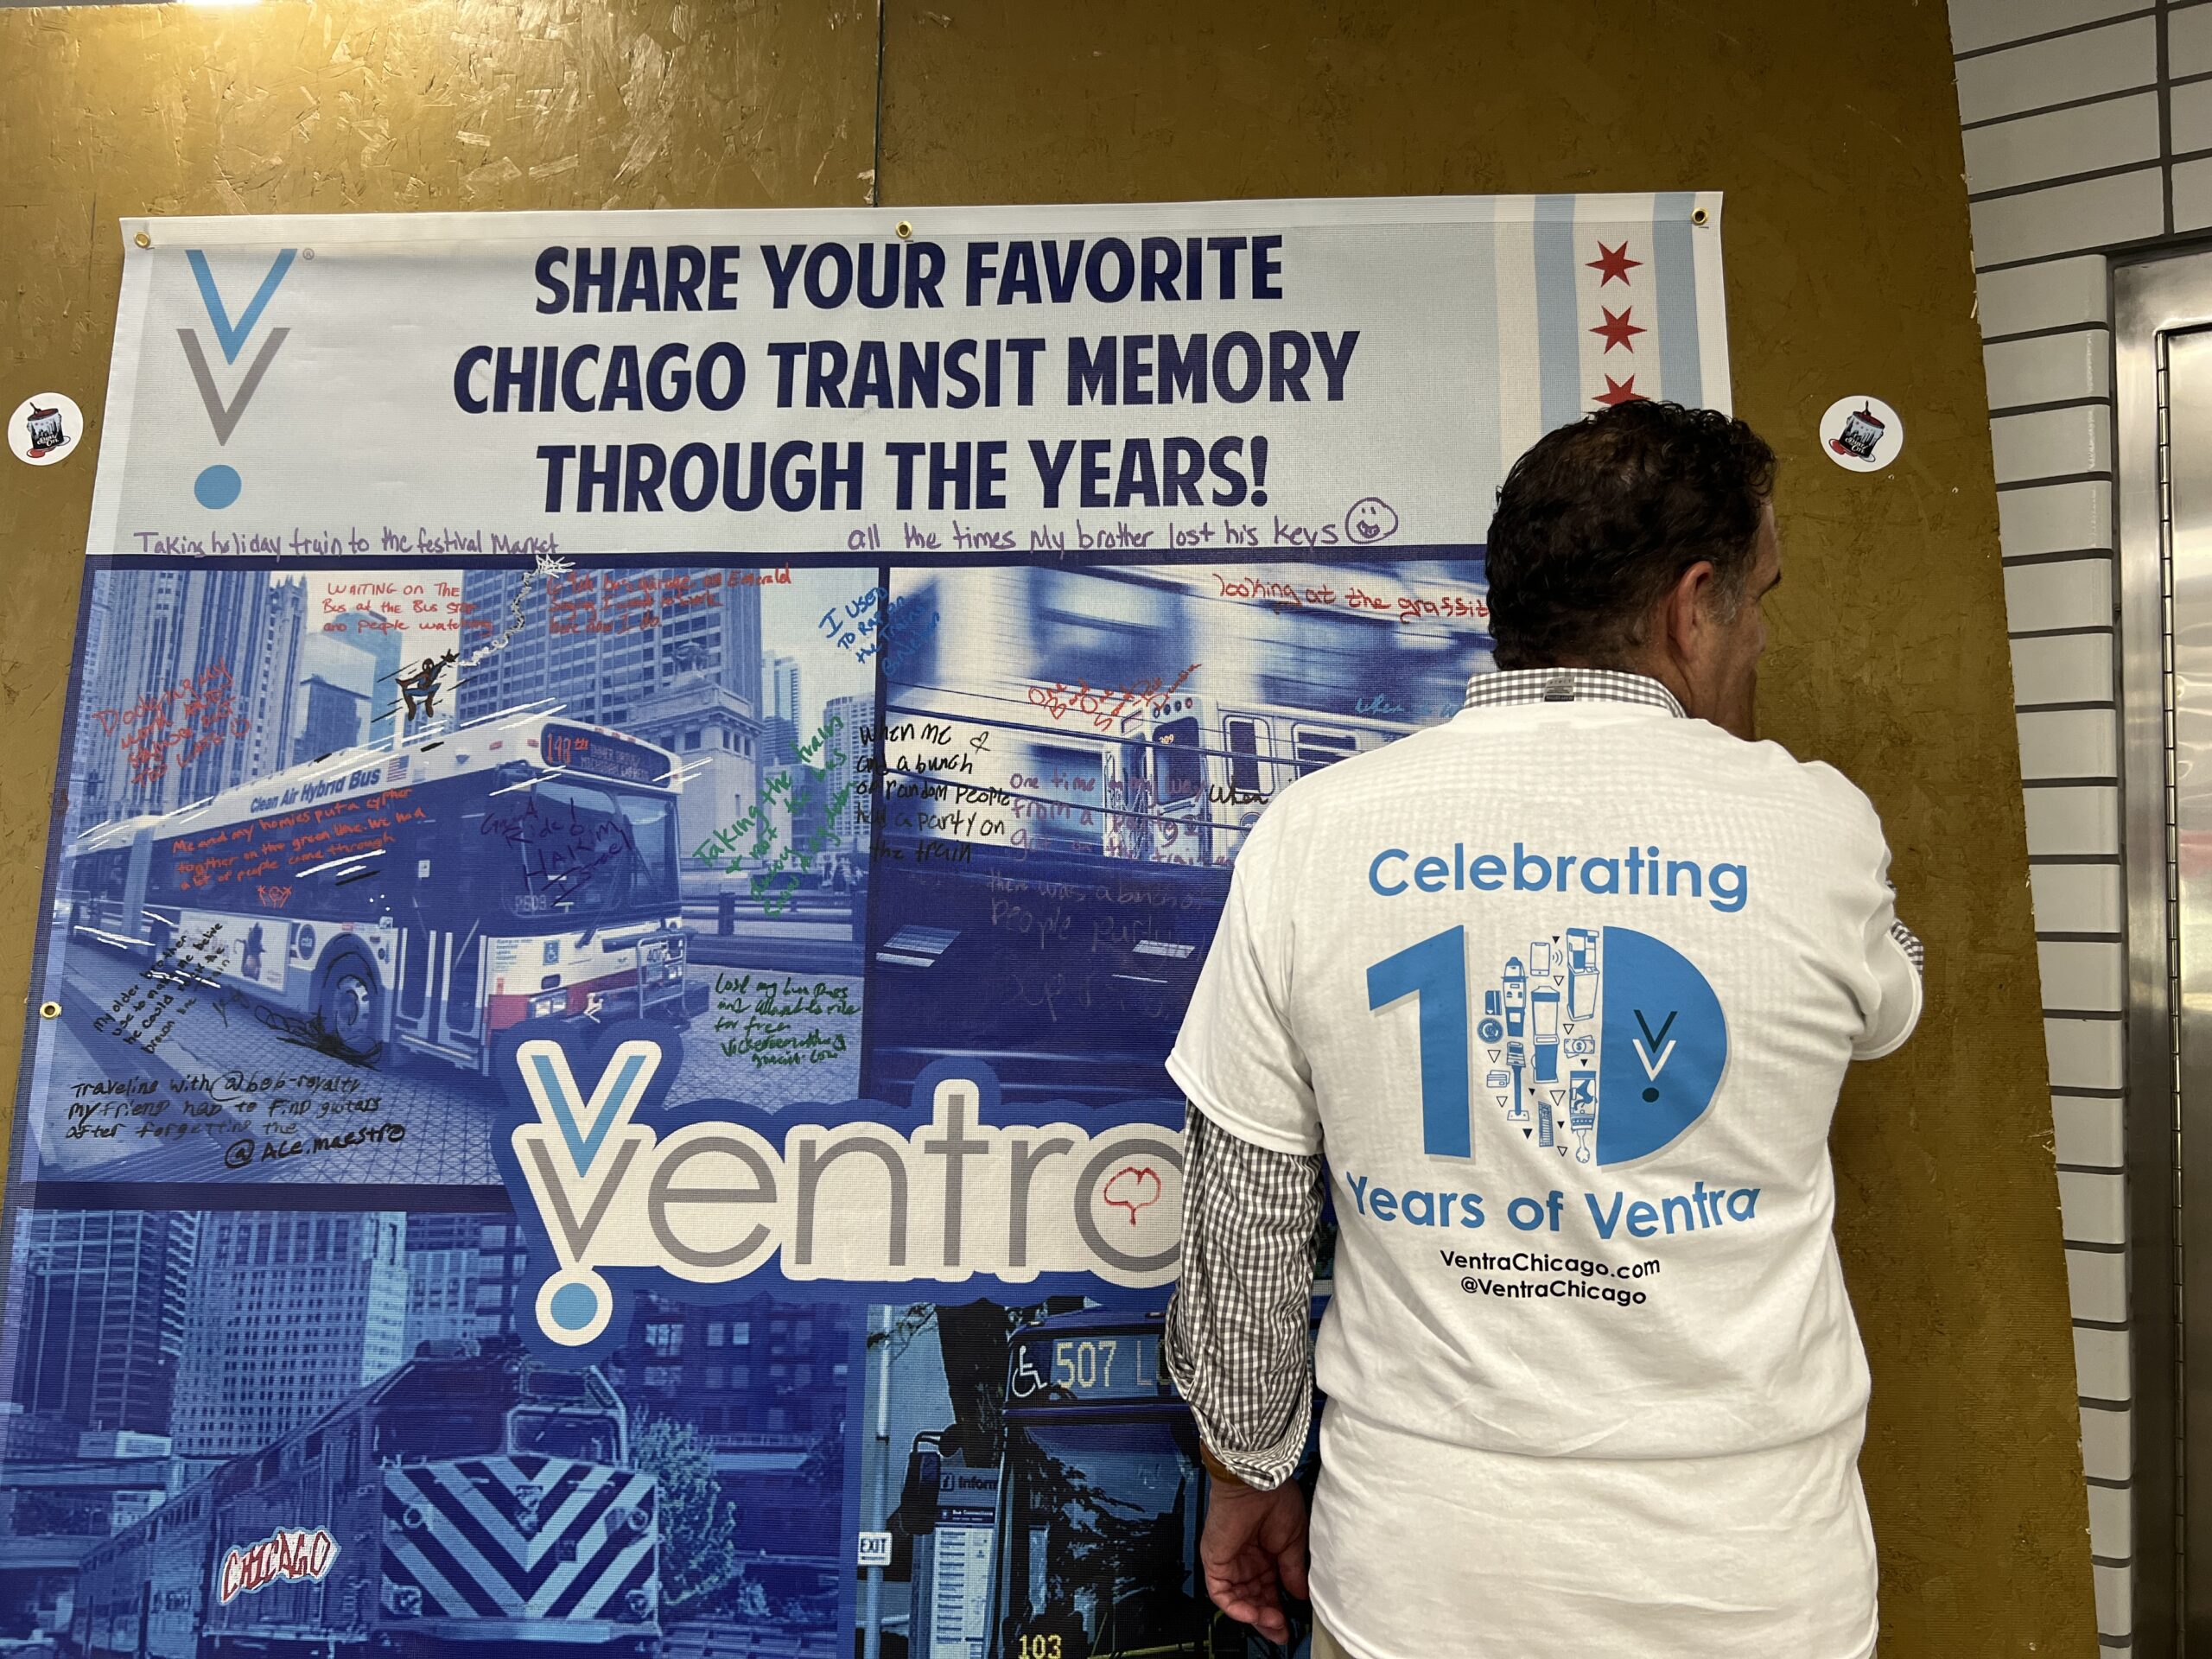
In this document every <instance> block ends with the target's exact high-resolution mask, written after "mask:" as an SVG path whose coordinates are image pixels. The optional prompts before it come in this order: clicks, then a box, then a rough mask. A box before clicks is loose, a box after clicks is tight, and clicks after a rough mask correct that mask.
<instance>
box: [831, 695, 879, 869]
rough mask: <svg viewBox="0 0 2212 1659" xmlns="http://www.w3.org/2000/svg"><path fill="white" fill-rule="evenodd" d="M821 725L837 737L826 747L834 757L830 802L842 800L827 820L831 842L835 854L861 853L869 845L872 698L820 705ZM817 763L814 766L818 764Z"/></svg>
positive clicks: (873, 710) (843, 700) (833, 699)
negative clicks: (839, 796)
mask: <svg viewBox="0 0 2212 1659" xmlns="http://www.w3.org/2000/svg"><path fill="white" fill-rule="evenodd" d="M822 723H823V726H825V727H829V728H832V729H834V730H835V732H836V736H835V737H832V738H831V739H830V740H829V742H828V744H827V745H826V746H825V747H826V748H827V749H828V750H829V753H831V754H833V755H835V756H836V762H835V764H833V765H831V766H829V799H830V800H833V801H835V800H836V798H837V797H838V795H839V793H840V792H842V794H843V795H844V799H843V800H842V802H840V803H839V804H838V806H837V810H836V811H835V812H833V813H831V814H830V817H829V839H830V842H831V844H832V845H834V846H835V847H836V849H838V850H840V851H842V852H848V853H857V852H861V851H864V850H865V849H867V846H868V765H869V761H870V759H871V754H872V750H873V733H872V730H871V728H873V727H874V724H875V699H874V697H832V698H830V699H829V702H826V703H824V704H823V709H822ZM819 763H820V762H819V760H817V764H819Z"/></svg>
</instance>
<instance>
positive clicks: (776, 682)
mask: <svg viewBox="0 0 2212 1659" xmlns="http://www.w3.org/2000/svg"><path fill="white" fill-rule="evenodd" d="M768 683H769V691H770V702H769V705H768V728H767V731H766V733H765V734H763V736H762V738H761V744H762V748H761V763H762V764H763V765H764V766H789V765H790V764H791V762H792V761H793V760H797V759H798V745H799V735H798V722H799V701H798V698H799V681H798V658H796V657H777V658H772V659H771V660H770V662H769V664H768Z"/></svg>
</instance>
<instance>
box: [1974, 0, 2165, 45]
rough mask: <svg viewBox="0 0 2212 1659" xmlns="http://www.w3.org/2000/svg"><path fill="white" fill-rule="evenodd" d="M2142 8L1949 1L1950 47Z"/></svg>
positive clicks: (2046, 0)
mask: <svg viewBox="0 0 2212 1659" xmlns="http://www.w3.org/2000/svg"><path fill="white" fill-rule="evenodd" d="M2141 10H2144V7H2143V0H1951V50H1952V51H1954V52H1974V51H1979V50H1980V49H1981V48H1985V47H1992V46H2001V45H2003V44H2004V43H2005V41H2018V40H2024V39H2026V38H2027V37H2028V36H2029V35H2048V34H2050V32H2051V31H2052V30H2054V29H2075V28H2078V27H2080V26H2081V25H2082V24H2084V23H2094V22H2099V21H2100V20H2101V19H2104V18H2107V17H2117V16H2120V15H2121V14H2122V13H2123V12H2130V11H2141Z"/></svg>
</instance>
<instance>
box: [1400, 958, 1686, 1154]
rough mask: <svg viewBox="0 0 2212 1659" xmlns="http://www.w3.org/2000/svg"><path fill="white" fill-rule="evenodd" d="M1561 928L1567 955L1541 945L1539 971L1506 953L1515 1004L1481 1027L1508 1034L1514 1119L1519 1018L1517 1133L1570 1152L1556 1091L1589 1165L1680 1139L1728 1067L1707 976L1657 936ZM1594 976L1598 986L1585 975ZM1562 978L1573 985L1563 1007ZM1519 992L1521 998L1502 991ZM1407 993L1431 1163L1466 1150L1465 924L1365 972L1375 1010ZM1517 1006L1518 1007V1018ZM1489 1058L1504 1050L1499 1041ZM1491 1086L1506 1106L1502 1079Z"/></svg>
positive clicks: (1470, 1056)
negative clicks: (1591, 1159) (1560, 1133)
mask: <svg viewBox="0 0 2212 1659" xmlns="http://www.w3.org/2000/svg"><path fill="white" fill-rule="evenodd" d="M1522 937H1524V938H1525V937H1526V936H1525V935H1523V936H1522ZM1553 937H1554V939H1556V938H1558V937H1559V936H1557V935H1554V936H1553ZM1567 937H1568V938H1569V940H1570V941H1571V945H1570V951H1569V954H1568V955H1567V957H1566V959H1565V960H1564V961H1554V959H1553V957H1554V953H1553V952H1551V951H1549V950H1547V948H1546V947H1547V942H1546V941H1542V940H1535V941H1532V942H1531V943H1530V944H1529V948H1528V957H1527V961H1528V963H1530V964H1533V969H1534V970H1533V972H1532V971H1530V969H1528V968H1524V966H1523V964H1522V957H1520V956H1519V954H1518V953H1517V950H1516V954H1515V955H1514V956H1512V957H1508V958H1507V959H1506V961H1505V963H1504V964H1503V966H1504V976H1503V980H1502V982H1501V988H1502V989H1503V993H1504V995H1505V998H1506V999H1509V1000H1504V1001H1502V1002H1501V1006H1502V1007H1503V1009H1504V1020H1503V1029H1502V1031H1495V1032H1494V1031H1491V1030H1489V1029H1485V1030H1484V1032H1483V1033H1482V1036H1483V1040H1484V1042H1486V1043H1488V1042H1494V1041H1498V1040H1500V1039H1503V1047H1504V1048H1505V1050H1506V1056H1505V1062H1504V1063H1505V1065H1506V1066H1507V1068H1508V1069H1509V1070H1510V1072H1511V1075H1512V1095H1511V1102H1512V1104H1513V1106H1514V1111H1513V1113H1512V1116H1513V1117H1514V1118H1516V1119H1519V1118H1521V1117H1522V1116H1524V1114H1523V1112H1522V1090H1523V1085H1524V1077H1523V1072H1522V1066H1523V1064H1524V1054H1523V1050H1522V1041H1523V1039H1522V1020H1525V1021H1526V1026H1527V1040H1529V1042H1531V1043H1532V1044H1533V1046H1534V1061H1535V1064H1534V1065H1533V1067H1532V1068H1531V1071H1530V1075H1529V1077H1527V1078H1526V1083H1527V1084H1529V1089H1528V1100H1527V1105H1528V1109H1529V1111H1530V1112H1533V1113H1534V1114H1535V1123H1534V1124H1533V1125H1532V1126H1531V1127H1529V1128H1524V1129H1523V1130H1522V1134H1523V1135H1532V1136H1534V1137H1535V1140H1536V1145H1537V1147H1540V1148H1542V1149H1545V1150H1556V1151H1558V1152H1560V1155H1562V1156H1564V1155H1566V1151H1567V1147H1566V1143H1565V1142H1564V1141H1555V1140H1554V1122H1555V1115H1556V1113H1557V1112H1558V1110H1559V1109H1560V1102H1561V1098H1562V1096H1564V1097H1565V1098H1566V1101H1567V1118H1566V1119H1565V1120H1564V1122H1565V1123H1566V1124H1567V1127H1568V1128H1569V1129H1570V1130H1571V1132H1573V1134H1574V1135H1576V1136H1577V1137H1578V1138H1579V1139H1581V1140H1583V1141H1588V1140H1590V1139H1592V1138H1593V1137H1594V1141H1595V1146H1594V1148H1589V1147H1586V1149H1587V1150H1592V1151H1594V1155H1595V1159H1596V1161H1597V1163H1598V1164H1599V1165H1600V1166H1609V1165H1616V1164H1624V1163H1629V1162H1631V1161H1633V1160H1637V1159H1639V1158H1644V1157H1648V1156H1649V1155H1650V1154H1652V1153H1655V1152H1657V1151H1659V1150H1661V1149H1662V1148H1663V1147H1668V1146H1670V1145H1672V1144H1673V1143H1674V1142H1675V1141H1677V1140H1679V1139H1681V1136H1682V1135H1685V1134H1687V1133H1688V1131H1689V1129H1690V1128H1691V1127H1692V1126H1693V1125H1694V1124H1695V1123H1696V1122H1697V1121H1698V1120H1699V1119H1700V1117H1702V1116H1704V1115H1705V1111H1706V1109H1707V1107H1708V1106H1710V1105H1711V1104H1712V1103H1713V1096H1714V1093H1715V1091H1716V1090H1718V1089H1719V1086H1720V1079H1721V1077H1722V1075H1723V1073H1724V1072H1725V1071H1726V1068H1727V1064H1728V1020H1727V1016H1726V1014H1724V1013H1723V1012H1722V1010H1721V1007H1720V1001H1719V997H1718V996H1716V995H1714V994H1713V987H1712V986H1711V984H1709V983H1708V982H1707V980H1706V977H1705V976H1704V975H1703V974H1701V973H1700V972H1699V971H1698V969H1697V968H1696V967H1695V966H1694V964H1693V963H1691V962H1690V961H1689V959H1688V957H1684V956H1683V955H1682V954H1681V952H1680V951H1679V950H1675V948H1674V947H1673V946H1672V945H1670V944H1667V943H1666V942H1665V941H1663V940H1661V939H1656V938H1652V937H1651V936H1650V935H1649V934H1648V933H1640V932H1637V931H1635V930H1634V929H1632V928H1625V927H1607V928H1605V929H1604V930H1603V931H1602V932H1592V931H1590V930H1586V929H1569V930H1567ZM1593 948H1595V949H1601V950H1602V952H1603V957H1602V959H1603V962H1604V963H1605V966H1604V968H1603V969H1602V971H1600V970H1599V969H1597V968H1596V966H1595V963H1596V961H1597V960H1598V958H1597V957H1594V956H1593V955H1592V950H1593ZM1577 953H1579V955H1578V954H1577ZM1578 973H1583V974H1586V975H1587V980H1586V981H1584V982H1573V979H1574V976H1575V975H1576V974H1578ZM1599 979H1602V981H1603V984H1602V987H1597V986H1593V985H1592V984H1591V983H1589V981H1597V980H1599ZM1562 986H1565V987H1567V989H1568V990H1569V992H1570V997H1569V1002H1568V1006H1567V1008H1566V1009H1565V1010H1564V1011H1562V1009H1561V1006H1560V1001H1561V999H1560V988H1561V987H1562ZM1516 991H1518V992H1519V993H1520V999H1519V1001H1517V1003H1516V1001H1512V1000H1510V999H1511V998H1512V997H1513V994H1514V993H1515V992H1516ZM1409 996H1410V997H1414V998H1415V999H1416V1000H1417V1001H1416V1029H1417V1031H1418V1033H1419V1038H1420V1043H1421V1147H1422V1150H1423V1151H1424V1152H1426V1153H1427V1154H1428V1156H1430V1157H1431V1158H1461V1159H1471V1158H1472V1157H1473V1156H1474V1155H1475V1135H1474V1121H1473V1116H1474V1115H1473V1112H1472V1110H1471V1105H1472V1100H1471V1096H1472V1094H1473V1081H1472V1077H1471V1073H1472V1071H1473V1067H1474V1063H1475V1056H1474V1053H1473V1051H1472V1050H1471V1047H1470V1046H1469V1043H1468V1022H1469V1007H1468V976H1467V930H1466V929H1465V927H1464V926H1460V927H1447V928H1446V929H1445V930H1444V931H1442V932H1441V933H1433V934H1431V935H1430V936H1429V937H1428V938H1425V939H1423V940H1421V942H1420V943H1419V944H1409V945H1408V946H1407V947H1406V948H1405V949H1404V950H1401V951H1399V952H1397V953H1396V954H1395V956H1389V957H1383V960H1382V961H1380V962H1378V963H1375V964H1374V965H1373V966H1372V967H1370V969H1368V970H1367V1007H1368V1011H1369V1012H1370V1013H1377V1012H1380V1011H1381V1010H1382V1009H1384V1008H1387V1007H1390V1006H1392V1005H1393V1004H1395V1003H1397V1002H1401V1001H1404V1000H1405V999H1406V998H1407V997H1409ZM1516 1007H1517V1008H1518V1009H1520V1010H1525V1013H1524V1014H1522V1016H1521V1017H1520V1018H1516ZM1492 1012H1493V1013H1495V1012H1496V1010H1492ZM1593 1024H1594V1025H1595V1027H1596V1030H1595V1032H1593V1031H1592V1025H1593ZM1569 1033H1572V1042H1571V1043H1570V1042H1569V1040H1568V1039H1569ZM1574 1045H1580V1046H1574ZM1563 1046H1564V1047H1565V1048H1566V1052H1567V1053H1568V1054H1570V1055H1573V1057H1574V1058H1573V1062H1572V1064H1573V1067H1574V1073H1573V1077H1569V1078H1567V1079H1564V1080H1562V1079H1561V1078H1560V1075H1559V1073H1560V1051H1561V1049H1562V1047H1563ZM1593 1049H1594V1050H1595V1054H1594V1057H1593V1056H1592V1050H1593ZM1491 1059H1492V1061H1493V1062H1496V1061H1497V1059H1498V1050H1497V1048H1496V1047H1493V1048H1492V1049H1491ZM1501 1079H1502V1074H1501ZM1554 1084H1561V1085H1562V1087H1554V1086H1553V1085H1554ZM1492 1087H1493V1089H1495V1090H1497V1092H1498V1102H1499V1105H1500V1107H1501V1108H1503V1106H1504V1105H1505V1104H1506V1103H1507V1096H1505V1094H1504V1092H1503V1088H1504V1084H1503V1081H1502V1080H1501V1081H1500V1082H1498V1083H1497V1084H1493V1085H1492Z"/></svg>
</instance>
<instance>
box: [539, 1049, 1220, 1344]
mask: <svg viewBox="0 0 2212 1659" xmlns="http://www.w3.org/2000/svg"><path fill="white" fill-rule="evenodd" d="M681 1065H682V1046H681V1043H680V1041H679V1040H678V1039H677V1038H676V1037H675V1036H674V1035H673V1034H672V1033H671V1032H670V1031H669V1029H668V1027H664V1026H652V1025H649V1024H645V1023H641V1022H636V1021H632V1022H630V1023H628V1024H626V1025H625V1026H623V1027H619V1028H617V1029H616V1030H615V1031H613V1032H612V1033H609V1034H608V1035H607V1037H606V1038H605V1039H602V1041H601V1044H600V1046H598V1047H597V1048H595V1049H594V1050H593V1051H591V1052H589V1053H587V1052H585V1051H584V1050H583V1047H582V1045H581V1044H579V1043H575V1042H574V1041H573V1040H571V1039H567V1038H560V1039H533V1040H531V1041H527V1042H524V1043H523V1044H521V1045H520V1046H518V1049H517V1050H516V1052H515V1055H514V1058H513V1059H512V1061H511V1062H510V1063H509V1064H508V1066H507V1067H506V1077H505V1081H506V1084H507V1088H508V1093H509V1096H510V1098H511V1100H512V1103H513V1105H514V1108H515V1121H514V1122H513V1124H512V1130H511V1132H510V1133H508V1134H507V1135H504V1136H501V1137H499V1140H498V1145H497V1150H498V1153H499V1159H500V1163H501V1167H502V1171H503V1173H505V1177H506V1179H507V1185H508V1189H509V1191H510V1192H512V1194H513V1195H514V1199H515V1210H516V1213H517V1214H518V1216H519V1217H521V1218H522V1221H523V1224H524V1230H525V1232H526V1234H527V1235H528V1236H529V1237H530V1239H531V1253H532V1258H533V1271H532V1278H533V1280H535V1281H537V1283H536V1289H535V1294H534V1296H533V1298H532V1302H531V1306H532V1309H533V1312H534V1318H532V1319H529V1320H527V1321H525V1327H526V1329H528V1331H529V1332H530V1334H531V1338H532V1339H533V1341H534V1342H535V1343H536V1344H537V1345H538V1346H539V1347H541V1348H545V1349H549V1350H552V1351H561V1352H564V1353H569V1354H575V1353H576V1352H578V1351H582V1350H588V1349H589V1348H591V1347H593V1346H594V1344H599V1343H600V1342H601V1339H602V1338H607V1337H608V1336H609V1335H610V1332H611V1334H612V1335H613V1336H616V1337H619V1336H620V1334H621V1330H622V1327H621V1326H620V1325H615V1324H614V1322H613V1314H614V1312H615V1305H616V1286H617V1282H618V1281H620V1283H621V1284H622V1285H623V1286H624V1287H626V1288H628V1289H630V1290H632V1291H652V1292H653V1293H655V1294H662V1295H677V1296H684V1297H688V1298H690V1299H692V1300H704V1299H709V1298H713V1297H715V1295H716V1294H718V1293H719V1294H727V1295H729V1296H733V1297H734V1296H735V1295H737V1294H745V1295H756V1294H759V1293H760V1286H759V1285H757V1284H750V1285H747V1284H743V1283H742V1281H748V1280H755V1279H758V1278H762V1277H766V1278H770V1279H780V1280H782V1281H787V1282H789V1283H791V1284H804V1285H805V1286H806V1287H807V1288H808V1293H809V1294H810V1295H814V1296H819V1295H821V1294H823V1293H824V1292H833V1293H837V1294H867V1295H868V1296H869V1297H870V1298H871V1299H872V1300H883V1298H884V1296H885V1294H887V1290H886V1287H892V1286H906V1285H912V1284H915V1283H916V1282H918V1281H921V1282H932V1281H933V1282H936V1283H942V1284H968V1285H970V1286H972V1287H973V1294H978V1295H982V1294H990V1292H991V1288H992V1281H996V1282H998V1283H1001V1284H1006V1285H1020V1286H1023V1287H1027V1288H1028V1290H1029V1291H1030V1292H1031V1293H1032V1294H1036V1292H1037V1287H1039V1285H1040V1284H1041V1285H1043V1286H1044V1287H1046V1292H1048V1293H1050V1292H1057V1291H1058V1290H1061V1289H1065V1290H1069V1291H1081V1290H1090V1291H1094V1292H1095V1291H1096V1289H1097V1288H1098V1287H1099V1281H1102V1280H1103V1281H1105V1282H1106V1283H1108V1284H1110V1285H1118V1286H1122V1287H1129V1288H1147V1287H1154V1286H1157V1285H1162V1284H1166V1283H1167V1282H1168V1281H1170V1280H1172V1279H1173V1277H1174V1276H1175V1270H1176V1265H1177V1262H1178V1261H1179V1258H1180V1255H1181V1243H1180V1233H1181V1211H1182V1181H1183V1136H1182V1130H1181V1128H1180V1126H1179V1124H1175V1123H1169V1122H1162V1121H1160V1120H1158V1119H1156V1118H1154V1117H1151V1116H1145V1115H1144V1114H1145V1113H1147V1112H1148V1111H1159V1112H1163V1113H1164V1112H1166V1111H1169V1110H1171V1108H1169V1107H1168V1106H1167V1104H1166V1103H1165V1102H1148V1103H1132V1104H1131V1105H1130V1106H1128V1107H1127V1108H1125V1109H1122V1110H1121V1111H1120V1112H1119V1113H1116V1112H1115V1111H1113V1110H1110V1109H1109V1110H1105V1111H1100V1110H1096V1109H1082V1110H1083V1116H1085V1117H1086V1118H1089V1119H1090V1120H1091V1122H1090V1123H1089V1124H1088V1125H1087V1126H1085V1127H1077V1125H1075V1124H1073V1123H1070V1122H1005V1121H1002V1117H1001V1111H1000V1106H999V1086H998V1079H997V1078H996V1077H995V1076H994V1075H993V1074H992V1072H991V1071H990V1069H989V1068H988V1066H985V1065H982V1064H980V1063H978V1062H960V1061H949V1062H941V1063H939V1064H938V1065H933V1066H931V1068H930V1069H929V1070H927V1071H925V1072H923V1074H922V1075H921V1077H919V1078H918V1079H917V1080H916V1083H915V1084H914V1095H913V1104H912V1107H911V1108H910V1109H904V1110H902V1109H899V1108H896V1107H892V1106H887V1105H883V1104H880V1103H876V1102H873V1101H854V1102H851V1103H848V1104H846V1105H844V1106H842V1107H793V1108H790V1109H785V1110H784V1111H780V1112H776V1113H773V1114H771V1113H768V1112H764V1111H760V1110H757V1109H753V1108H751V1107H745V1106H738V1105H734V1104H731V1103H726V1102H720V1101H713V1102H692V1103H688V1104H686V1105H684V1106H683V1107H681V1108H673V1109H664V1107H663V1106H662V1101H663V1099H664V1096H665V1095H666V1093H667V1090H668V1087H669V1084H670V1083H671V1080H672V1079H673V1078H674V1077H675V1076H676V1074H677V1071H678V1070H679V1068H680V1066H681ZM1056 1109H1058V1110H1062V1111H1065V1113H1067V1114H1069V1115H1073V1114H1074V1113H1076V1112H1077V1108H1076V1107H1074V1106H1073V1105H1072V1104H1071V1103H1065V1102H1061V1103H1054V1104H1053V1105H1052V1106H1047V1107H1046V1108H1045V1109H1044V1110H1045V1111H1046V1113H1048V1114H1049V1113H1052V1112H1053V1111H1055V1110H1056ZM1117 1119H1118V1121H1116V1120H1117ZM1102 1120H1103V1121H1102ZM740 1287H741V1289H740Z"/></svg>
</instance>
